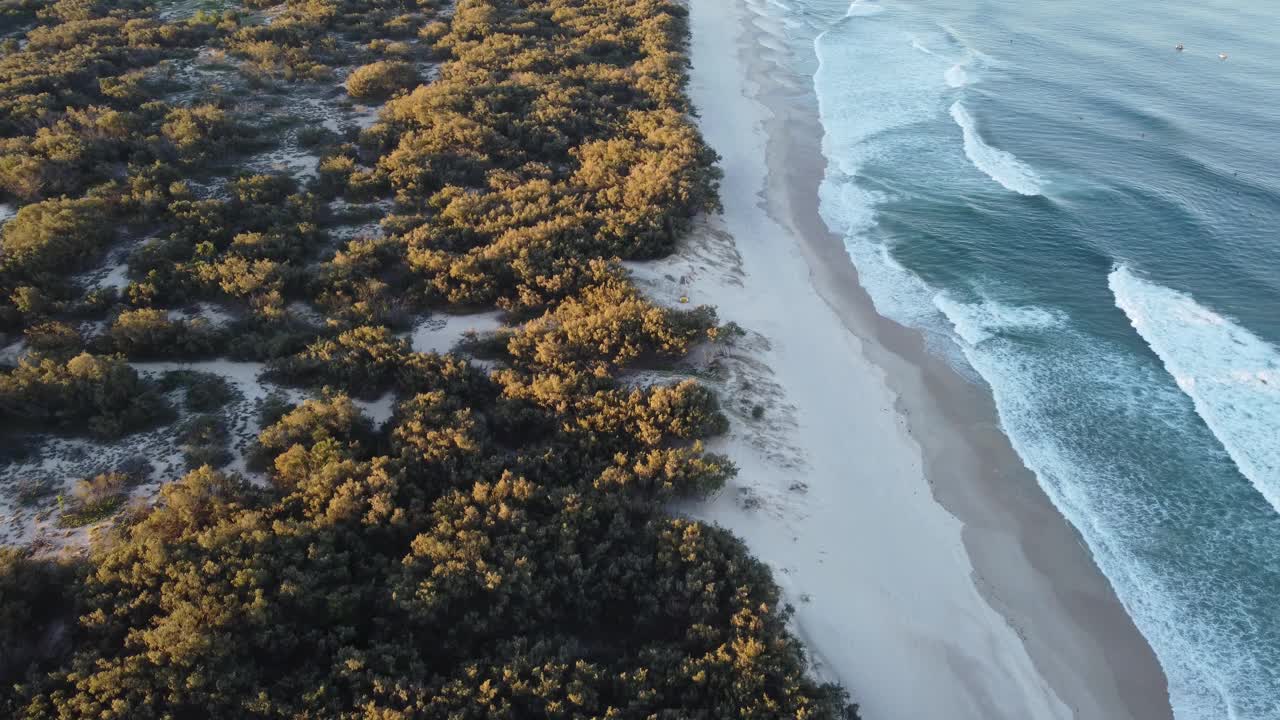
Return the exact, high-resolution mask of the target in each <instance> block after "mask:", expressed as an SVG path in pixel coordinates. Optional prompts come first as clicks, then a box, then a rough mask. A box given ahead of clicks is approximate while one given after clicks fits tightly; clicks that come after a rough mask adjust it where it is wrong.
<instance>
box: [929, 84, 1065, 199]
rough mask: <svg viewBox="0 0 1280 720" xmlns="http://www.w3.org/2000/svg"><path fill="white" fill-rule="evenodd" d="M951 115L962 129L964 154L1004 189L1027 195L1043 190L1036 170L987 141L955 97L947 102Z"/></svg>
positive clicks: (1041, 192) (1036, 193)
mask: <svg viewBox="0 0 1280 720" xmlns="http://www.w3.org/2000/svg"><path fill="white" fill-rule="evenodd" d="M951 118H952V119H953V120H955V121H956V124H957V125H959V126H960V129H961V130H962V131H963V132H964V154H965V155H966V156H967V157H968V158H969V162H972V163H973V165H974V167H976V168H978V169H979V170H981V171H982V172H984V173H986V174H987V176H988V177H990V178H991V179H992V180H995V181H996V182H998V183H1000V185H1001V186H1003V187H1004V188H1005V189H1006V190H1011V191H1013V192H1016V193H1018V194H1019V195H1027V196H1034V195H1041V194H1043V181H1042V180H1041V179H1040V176H1039V175H1038V174H1036V171H1035V170H1034V169H1032V168H1031V166H1030V165H1027V164H1026V163H1024V162H1022V161H1021V160H1019V159H1018V158H1017V156H1015V155H1014V154H1013V153H1010V152H1005V151H1004V150H1001V149H1000V148H997V147H992V146H991V145H988V144H987V143H986V141H985V140H983V139H982V135H980V134H979V133H978V126H977V123H976V122H975V121H974V119H973V116H972V115H970V114H969V111H968V110H966V109H965V107H964V105H963V104H962V103H961V102H960V101H959V100H957V101H956V102H955V103H954V104H953V105H952V106H951Z"/></svg>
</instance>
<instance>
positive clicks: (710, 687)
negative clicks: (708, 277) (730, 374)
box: [0, 0, 856, 719]
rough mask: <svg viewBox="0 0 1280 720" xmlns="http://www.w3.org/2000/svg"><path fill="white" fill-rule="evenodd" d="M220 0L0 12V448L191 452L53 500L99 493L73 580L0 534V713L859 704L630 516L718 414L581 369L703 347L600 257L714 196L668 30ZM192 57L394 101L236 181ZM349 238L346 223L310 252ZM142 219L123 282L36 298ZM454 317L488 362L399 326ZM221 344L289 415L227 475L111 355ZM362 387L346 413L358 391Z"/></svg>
mask: <svg viewBox="0 0 1280 720" xmlns="http://www.w3.org/2000/svg"><path fill="white" fill-rule="evenodd" d="M255 5H256V3H246V5H245V6H237V7H232V8H231V9H228V10H227V11H226V12H224V13H219V14H210V13H197V14H196V15H194V16H192V17H190V18H187V19H182V20H170V21H164V20H161V19H159V15H157V14H156V12H155V9H154V8H152V7H150V6H147V5H144V4H141V3H139V4H136V5H135V4H131V3H112V4H107V3H95V2H93V1H92V0H58V2H54V3H49V2H39V0H33V2H29V3H16V4H15V3H11V4H9V5H6V6H5V7H4V8H0V13H4V15H3V16H0V18H3V19H4V21H5V22H7V23H9V24H11V25H13V26H14V27H18V28H19V30H18V31H17V36H21V37H22V39H24V40H26V42H25V43H17V42H14V43H7V44H6V45H5V46H4V49H3V54H2V55H0V98H3V100H0V138H2V139H0V142H3V143H5V145H4V148H5V151H4V152H3V153H0V158H3V159H0V202H6V203H12V204H14V205H17V206H20V210H19V211H18V213H17V215H16V216H15V217H14V218H12V219H11V220H9V221H8V222H7V223H6V224H5V225H4V227H3V229H0V331H3V332H6V333H10V334H12V335H13V336H18V335H21V337H22V338H23V339H24V342H25V346H24V347H25V348H26V354H25V356H24V358H23V359H22V360H21V361H20V363H19V364H18V365H17V366H16V367H11V368H7V369H4V371H3V372H2V373H0V434H5V437H6V438H9V437H15V435H13V434H12V433H14V432H16V431H19V430H21V431H32V430H46V431H50V432H57V433H62V434H70V435H92V436H94V437H99V438H116V437H119V436H121V435H125V434H127V433H130V432H133V431H136V430H138V429H141V428H144V427H148V426H149V425H154V424H155V423H166V422H175V418H177V417H179V416H181V419H180V420H177V421H176V422H181V423H182V424H181V426H180V427H179V429H178V432H177V434H176V435H175V436H174V437H175V438H176V442H178V443H180V444H181V446H182V447H181V450H182V451H183V453H184V455H185V458H186V462H187V463H188V465H189V466H190V468H191V471H190V472H189V473H188V474H186V475H185V476H184V477H182V478H180V479H176V478H175V479H174V481H173V482H171V483H169V484H167V485H166V486H165V487H164V488H163V490H162V491H161V492H160V495H159V497H158V498H156V499H155V502H154V503H152V504H149V505H148V504H141V503H136V502H135V503H127V502H126V500H127V498H128V495H129V493H130V492H131V488H132V487H133V486H134V484H136V482H137V479H136V478H135V476H134V475H133V474H131V473H130V472H129V471H126V470H124V469H120V468H108V469H104V471H103V472H102V473H100V474H94V475H91V476H89V477H86V478H85V479H83V480H82V481H81V483H80V484H79V485H77V488H76V492H75V497H74V501H73V503H74V504H75V505H76V508H75V510H76V511H77V512H80V513H82V514H84V513H91V512H92V513H96V512H107V511H114V510H115V509H116V508H124V509H123V510H121V511H120V513H121V514H120V515H119V516H118V518H117V521H116V523H115V524H114V526H113V528H112V530H111V532H110V533H109V534H108V535H107V536H106V537H104V538H102V539H100V540H99V541H97V542H95V544H94V546H93V548H92V550H91V553H90V554H89V556H88V557H87V558H86V559H83V560H81V561H78V562H76V563H74V564H71V565H67V564H57V563H54V562H52V561H47V560H38V559H34V558H32V557H29V556H28V555H26V554H23V553H18V552H14V551H4V553H3V554H0V640H2V641H4V643H5V645H4V646H5V647H6V648H9V647H12V648H14V649H15V650H14V652H13V653H12V654H9V653H6V655H5V658H4V661H3V662H0V714H3V715H4V716H6V717H8V716H12V717H27V718H66V719H71V718H86V717H97V718H187V717H263V718H266V717H272V718H284V717H349V718H356V717H363V718H388V719H389V718H410V717H429V718H437V717H438V718H480V717H484V718H512V719H518V718H528V717H563V718H589V717H601V718H603V717H619V718H622V717H625V718H726V719H728V718H735V719H736V718H783V717H795V718H837V717H852V716H854V715H855V714H856V713H855V710H854V708H853V707H852V706H847V705H846V698H845V696H844V693H843V692H842V691H841V690H839V689H838V688H835V687H833V686H828V685H819V684H817V683H815V682H814V681H813V680H812V679H811V678H809V677H808V676H807V675H806V661H805V658H804V656H803V653H802V650H801V648H800V646H799V644H798V643H797V642H796V640H795V639H794V638H793V637H792V636H790V635H789V634H788V632H787V629H786V621H787V617H788V610H787V608H786V607H785V606H784V605H783V604H782V603H781V602H780V599H779V592H778V589H777V587H776V586H775V585H774V583H773V582H772V580H771V579H770V577H769V573H768V571H767V569H766V568H765V567H764V566H763V565H761V564H760V563H759V562H757V561H755V560H754V559H752V558H751V557H750V556H749V555H748V553H747V552H746V549H745V548H744V547H743V545H742V544H741V543H740V542H739V541H737V540H736V539H734V538H733V537H731V536H730V535H729V534H728V533H726V532H724V531H722V530H719V529H717V528H714V527H710V526H707V525H703V524H701V523H697V522H693V521H689V520H683V519H677V518H673V517H671V516H670V515H668V514H667V513H666V512H665V511H664V507H666V505H667V504H668V503H669V502H670V501H671V500H673V499H675V498H679V497H690V496H699V495H704V494H706V493H708V492H711V491H714V490H715V489H717V488H718V487H720V486H721V485H722V484H723V483H724V481H725V480H726V478H728V477H729V476H731V474H732V473H733V472H734V469H733V466H732V464H731V463H729V461H728V460H727V459H725V458H723V457H719V456H716V455H714V454H709V453H706V452H705V451H704V449H703V446H702V440H703V439H705V438H707V437H710V436H713V435H715V434H718V433H721V432H723V431H724V430H725V429H726V420H725V418H724V416H723V415H722V414H721V413H720V411H719V409H718V406H717V401H716V398H715V396H714V395H713V394H712V393H711V392H710V391H709V390H708V389H706V388H705V387H703V386H701V385H699V384H697V383H696V382H692V381H686V382H682V383H678V384H674V385H667V386H662V385H658V386H652V387H643V388H634V387H628V386H625V385H623V384H621V383H620V382H619V381H618V379H617V377H618V373H619V371H621V370H623V369H625V368H628V367H634V366H636V365H638V364H655V363H664V362H670V361H672V360H674V359H677V358H680V357H682V356H683V355H684V354H686V353H687V352H688V351H689V349H690V348H691V347H692V346H693V345H694V344H696V343H700V342H711V341H715V339H716V337H717V331H718V328H717V327H716V317H715V313H714V311H713V310H711V309H709V308H698V309H693V310H689V311H683V310H672V309H666V308H661V307H658V306H655V305H654V304H652V303H651V302H649V301H648V300H646V299H645V298H643V297H642V296H640V295H639V293H637V292H636V290H635V288H634V287H633V286H632V285H631V283H630V281H629V280H628V278H627V276H626V274H625V272H623V271H622V270H621V268H620V266H619V264H618V262H617V259H618V258H645V257H654V256H659V255H661V254H663V253H666V252H668V251H670V249H671V248H672V247H673V244H674V243H675V241H676V240H677V239H678V238H679V237H680V235H681V233H682V232H684V231H685V230H686V229H687V227H688V225H689V222H690V219H691V217H692V216H693V215H694V214H696V213H697V212H700V211H706V210H713V209H715V208H716V206H717V199H716V192H717V172H716V170H715V168H714V165H713V163H714V160H715V157H714V154H713V153H712V152H711V151H710V150H709V149H708V148H707V147H706V146H705V145H704V144H703V143H702V141H701V139H700V137H699V136H698V133H697V131H696V128H695V127H694V126H693V124H692V123H691V122H690V120H689V112H690V108H689V107H688V103H687V99H686V97H685V95H684V91H683V87H684V84H685V82H686V77H685V65H686V60H685V55H684V52H683V50H684V48H683V43H684V37H685V34H686V32H687V28H686V26H685V19H684V11H683V9H682V8H681V7H679V6H678V5H676V4H674V3H671V2H668V1H667V0H527V1H523V2H515V1H508V0H460V1H459V2H458V3H457V4H456V6H455V7H453V8H452V12H451V13H442V12H441V10H442V7H438V6H437V5H436V4H435V3H432V2H430V0H420V2H418V3H416V4H415V3H413V2H399V1H397V2H391V1H390V0H290V2H288V3H286V4H285V5H283V6H279V7H275V8H270V9H269V10H267V11H266V12H263V11H262V9H261V8H258V7H255ZM15 37H16V36H15ZM197 52H201V53H205V55H206V56H208V53H210V52H215V53H217V57H219V58H223V62H226V63H229V64H230V67H231V68H233V70H234V75H232V76H228V77H235V78H239V80H238V82H243V83H244V87H245V88H257V89H258V91H259V94H261V95H264V96H267V95H270V94H271V93H273V92H282V93H287V92H289V88H291V87H294V88H299V89H303V88H319V87H322V86H323V84H324V83H329V84H330V85H331V86H333V87H334V88H336V87H337V86H338V84H339V83H341V84H342V87H343V88H344V89H345V92H347V93H349V94H350V95H351V96H353V97H356V98H358V99H360V100H364V99H367V98H383V97H389V98H390V99H389V100H388V101H387V104H386V105H385V107H384V108H383V111H382V114H381V116H380V119H379V121H378V122H377V123H375V124H373V125H372V127H369V128H367V129H364V130H363V131H360V130H357V129H354V128H348V129H343V128H339V131H337V132H335V131H329V130H324V131H319V130H315V129H312V131H311V132H309V133H307V134H305V135H304V134H303V133H302V132H299V133H298V138H299V140H298V142H299V143H300V144H306V145H308V146H310V147H314V148H316V149H317V151H318V152H319V153H320V154H321V155H322V158H321V160H320V162H319V163H318V165H317V172H316V174H315V177H313V178H310V179H307V180H306V181H304V182H299V181H298V179H297V178H294V177H290V176H289V175H287V174H283V173H280V172H271V171H265V172H264V171H259V170H255V171H242V170H240V169H239V167H238V160H237V158H241V159H243V158H246V157H248V156H250V154H252V153H253V152H254V151H255V149H256V148H259V147H261V146H263V145H264V144H268V145H269V144H270V143H271V142H272V138H271V136H270V135H271V133H270V131H271V127H272V126H271V124H270V122H266V121H263V120H262V119H261V118H258V117H255V116H254V114H253V112H252V110H246V109H245V108H244V107H240V106H239V105H238V104H237V103H236V102H234V101H233V100H232V99H231V98H230V97H229V96H228V95H227V93H226V90H225V88H220V87H219V86H217V84H204V85H202V84H199V83H195V84H194V86H193V87H187V88H186V89H185V90H181V91H176V90H173V89H172V88H169V85H170V84H173V83H178V82H179V81H178V80H175V79H174V78H173V73H172V72H171V71H169V70H166V68H171V66H170V65H167V64H166V63H174V62H181V61H186V60H190V59H191V58H192V57H193V56H194V55H195V54H196V53H197ZM428 61H432V62H438V63H439V66H438V68H436V72H437V73H438V76H437V77H436V78H435V79H434V80H432V81H431V82H429V83H427V84H425V85H418V86H417V87H416V88H415V87H413V86H414V85H416V84H417V83H418V82H419V78H420V77H421V76H422V74H421V73H420V72H419V71H418V69H417V68H419V67H420V66H421V64H422V63H425V62H428ZM357 66H358V67H357ZM353 70H354V71H353ZM218 71H219V72H221V70H218ZM344 74H345V79H344ZM220 77H221V76H220ZM183 82H187V83H188V84H189V85H190V84H191V83H190V81H183ZM179 84H181V83H179ZM166 88H169V89H166ZM299 91H300V90H299ZM164 98H168V99H164ZM174 98H182V99H180V100H179V99H174ZM282 103H283V101H282ZM253 107H257V106H253ZM304 139H305V143H304ZM361 219H363V220H368V219H376V220H378V221H379V227H380V230H379V231H378V232H365V233H361V234H358V235H356V236H355V237H350V238H340V237H339V236H338V233H337V232H336V229H337V228H338V227H340V226H343V225H346V224H351V223H352V222H355V221H357V220H361ZM138 237H142V238H144V240H143V241H141V242H137V243H134V244H133V246H132V250H131V251H130V252H129V254H128V263H127V277H128V280H127V283H126V284H125V285H124V287H123V288H121V289H119V290H116V289H114V288H107V289H103V288H96V289H95V288H89V287H86V284H85V283H84V282H80V281H76V280H75V279H74V278H73V273H75V272H77V271H80V270H83V269H85V268H89V267H92V266H94V265H95V264H96V263H99V262H101V259H102V255H103V253H104V252H106V251H107V250H108V248H111V247H113V246H116V245H119V244H120V243H122V242H129V241H131V239H133V238H138ZM197 303H203V304H213V305H216V306H217V307H219V308H222V309H223V310H224V311H225V312H226V313H227V314H229V315H230V317H232V321H231V322H230V323H229V324H215V323H212V322H208V321H206V320H204V319H201V318H198V317H192V316H191V315H190V314H189V313H188V312H187V311H188V310H189V309H190V308H193V307H198V305H197ZM453 306H465V307H468V308H475V307H490V308H498V309H501V310H503V311H505V312H506V316H507V318H508V320H509V323H508V327H507V328H506V329H504V330H503V331H502V332H500V333H498V334H496V335H494V336H491V337H487V338H481V339H477V340H475V341H473V346H474V347H475V349H477V351H478V350H480V349H483V351H484V352H485V354H486V355H487V356H489V358H490V361H491V362H492V363H493V366H492V368H491V369H485V368H484V367H482V366H481V365H480V364H478V363H476V362H475V361H473V360H468V359H467V358H466V357H464V356H462V355H460V354H443V355H441V354H437V353H434V352H431V353H424V352H418V351H415V350H414V349H413V346H412V345H411V344H410V343H409V342H408V341H407V340H406V339H405V338H404V337H403V336H402V335H401V334H400V331H401V330H403V329H404V328H405V327H407V325H408V323H409V319H410V318H413V317H417V316H421V315H422V314H423V313H427V312H432V311H438V310H441V309H444V308H448V307H453ZM298 308H304V309H305V310H306V312H302V311H300V310H298ZM224 356H231V357H236V358H254V359H258V360H262V361H265V362H266V370H267V373H266V374H267V377H268V378H270V379H271V380H273V381H275V382H279V383H282V384H286V385H291V386H294V387H297V388H301V389H304V390H306V391H308V392H310V393H311V399H309V400H307V401H305V402H302V403H301V404H298V405H296V406H289V405H285V404H282V403H280V402H279V401H274V402H273V403H264V405H263V408H262V417H261V421H262V429H261V432H260V433H259V434H258V437H257V441H256V443H255V444H254V446H253V447H252V448H250V449H249V451H248V456H249V457H248V458H247V467H248V468H250V469H252V470H255V471H257V472H258V473H259V474H258V475H255V479H256V482H249V481H247V480H246V479H245V478H243V477H241V476H239V475H237V474H235V473H231V472H222V471H219V470H217V469H215V468H217V467H221V466H226V465H228V464H229V463H230V461H231V453H232V449H231V448H230V447H229V443H228V430H227V426H226V420H225V418H224V417H223V416H222V415H221V414H220V413H221V412H222V410H223V407H224V406H225V405H226V404H227V403H228V402H229V400H230V399H231V396H232V392H231V390H230V389H229V388H228V387H227V385H226V383H225V382H221V381H211V380H210V379H208V378H203V377H201V376H200V375H199V374H197V373H180V374H172V375H171V376H169V378H168V379H167V381H166V382H161V381H159V380H157V379H155V378H151V377H148V376H144V375H140V374H139V373H138V372H137V371H136V370H135V369H134V368H133V367H132V366H131V364H130V363H131V362H136V361H142V360H153V359H157V358H185V359H191V358H208V357H224ZM384 392H392V393H394V397H395V406H394V411H393V414H392V416H391V418H390V419H389V420H388V421H386V422H385V423H381V424H378V425H375V423H373V422H371V421H370V420H369V419H368V418H366V417H364V416H363V415H362V413H361V412H360V409H359V406H358V405H357V404H356V402H355V401H354V399H360V398H373V397H377V396H379V395H381V394H382V393H384ZM60 502H61V500H60ZM95 517H96V516H95Z"/></svg>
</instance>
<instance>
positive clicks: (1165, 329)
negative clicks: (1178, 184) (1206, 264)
mask: <svg viewBox="0 0 1280 720" xmlns="http://www.w3.org/2000/svg"><path fill="white" fill-rule="evenodd" d="M1109 281H1110V285H1111V292H1112V293H1113V294H1114V295H1115V300H1116V306H1117V307H1119V308H1120V309H1121V310H1123V311H1124V313H1125V315H1127V316H1128V317H1129V322H1130V323H1132V324H1133V327H1134V329H1135V330H1137V331H1138V334H1139V335H1141V336H1142V338H1143V340H1145V341H1146V342H1147V344H1148V345H1150V346H1151V349H1152V350H1154V351H1155V353H1156V355H1158V356H1159V357H1160V361H1161V362H1163V363H1164V366H1165V368H1166V369H1167V370H1168V371H1169V374H1170V375H1172V376H1173V379H1174V380H1175V381H1176V382H1177V383H1178V387H1179V388H1181V389H1182V391H1183V392H1184V393H1186V394H1187V395H1188V396H1189V397H1190V398H1191V401H1192V402H1193V403H1194V404H1195V408H1196V412H1197V413H1198V414H1199V415H1200V417H1201V418H1202V419H1203V420H1204V422H1205V424H1206V425H1208V426H1209V429H1210V430H1211V431H1213V434H1214V436H1215V437H1217V438H1218V440H1219V441H1220V442H1221V443H1222V446H1223V447H1224V448H1225V449H1226V451H1227V454H1228V455H1230V456H1231V459H1232V460H1233V461H1234V462H1235V464H1236V466H1237V467H1238V468H1239V469H1240V472H1241V473H1242V474H1243V475H1244V476H1245V477H1247V478H1248V479H1249V481H1250V482H1252V483H1253V485H1254V487H1256V488H1257V489H1258V492H1260V493H1262V495H1263V497H1265V498H1266V499H1267V502H1269V503H1271V505H1272V507H1274V508H1276V510H1277V511H1280V350H1277V348H1276V347H1275V346H1273V345H1270V344H1269V343H1267V342H1265V341H1263V340H1262V339H1261V338H1259V337H1257V336H1256V335H1254V334H1253V333H1251V332H1249V331H1248V330H1246V329H1245V328H1243V327H1241V326H1240V325H1239V324H1237V323H1236V322H1234V321H1233V320H1231V319H1230V318H1227V317H1224V316H1222V315H1220V314H1218V313H1216V312H1214V311H1212V310H1210V309H1208V308H1206V307H1203V306H1202V305H1200V304H1199V303H1197V302H1196V301H1195V299H1194V298H1192V297H1191V296H1190V295H1187V294H1185V293H1182V292H1178V291H1177V290H1172V289H1170V288H1167V287H1164V286H1162V285H1157V284H1156V283H1153V282H1150V281H1147V280H1144V279H1142V278H1139V277H1138V276H1136V275H1134V274H1133V273H1132V272H1130V271H1129V269H1128V268H1127V267H1124V266H1121V267H1119V268H1117V269H1116V270H1115V271H1113V272H1112V273H1111V276H1110V278H1109Z"/></svg>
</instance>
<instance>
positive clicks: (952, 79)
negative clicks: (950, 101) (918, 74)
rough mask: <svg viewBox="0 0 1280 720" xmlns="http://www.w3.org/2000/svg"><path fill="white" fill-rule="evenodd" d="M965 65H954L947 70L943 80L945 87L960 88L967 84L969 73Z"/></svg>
mask: <svg viewBox="0 0 1280 720" xmlns="http://www.w3.org/2000/svg"><path fill="white" fill-rule="evenodd" d="M965 65H966V63H956V64H955V65H952V66H951V67H949V68H947V72H946V73H945V74H944V75H943V78H944V79H945V80H946V81H947V87H951V88H962V87H964V86H965V85H968V84H969V72H968V70H966V69H965Z"/></svg>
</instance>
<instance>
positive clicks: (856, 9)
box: [844, 0, 884, 17]
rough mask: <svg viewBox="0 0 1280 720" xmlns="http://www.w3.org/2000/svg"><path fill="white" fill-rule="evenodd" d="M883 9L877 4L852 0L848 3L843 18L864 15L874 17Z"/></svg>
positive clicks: (862, 0)
mask: <svg viewBox="0 0 1280 720" xmlns="http://www.w3.org/2000/svg"><path fill="white" fill-rule="evenodd" d="M883 11H884V8H883V7H881V6H880V5H879V4H877V3H873V2H867V0H853V2H852V3H849V9H848V10H846V11H845V13H844V16H845V17H862V16H866V15H875V14H876V13H880V12H883Z"/></svg>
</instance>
